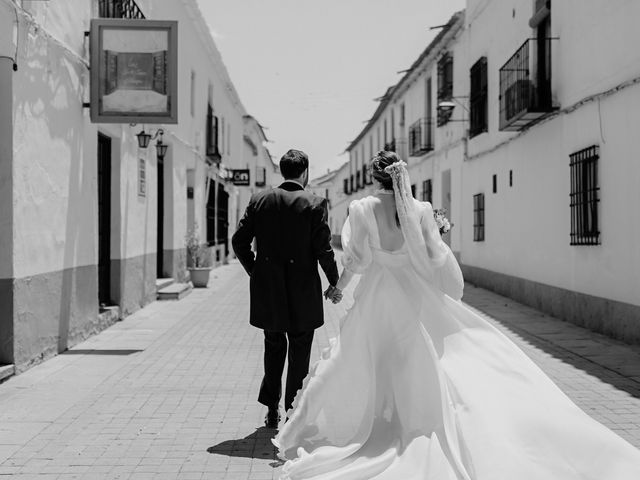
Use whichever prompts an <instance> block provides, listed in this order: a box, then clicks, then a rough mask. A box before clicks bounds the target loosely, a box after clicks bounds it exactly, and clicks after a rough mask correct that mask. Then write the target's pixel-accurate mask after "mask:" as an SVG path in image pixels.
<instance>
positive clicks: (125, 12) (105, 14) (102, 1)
mask: <svg viewBox="0 0 640 480" xmlns="http://www.w3.org/2000/svg"><path fill="white" fill-rule="evenodd" d="M98 7H99V9H100V10H99V15H100V17H102V18H129V19H143V18H145V17H144V14H143V13H142V10H140V7H138V4H137V3H136V2H135V1H134V0H98Z"/></svg>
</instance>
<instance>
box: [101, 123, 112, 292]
mask: <svg viewBox="0 0 640 480" xmlns="http://www.w3.org/2000/svg"><path fill="white" fill-rule="evenodd" d="M110 284H111V138H109V137H107V136H106V135H102V134H100V133H99V134H98V301H99V303H100V305H110V304H111V285H110Z"/></svg>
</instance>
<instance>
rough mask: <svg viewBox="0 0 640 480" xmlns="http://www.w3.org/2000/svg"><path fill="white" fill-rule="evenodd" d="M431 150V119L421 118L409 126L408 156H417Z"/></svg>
mask: <svg viewBox="0 0 640 480" xmlns="http://www.w3.org/2000/svg"><path fill="white" fill-rule="evenodd" d="M431 150H433V120H432V119H430V118H421V119H420V120H417V121H415V122H413V123H412V124H411V126H410V127H409V156H411V157H419V156H420V155H424V154H425V153H427V152H430V151H431Z"/></svg>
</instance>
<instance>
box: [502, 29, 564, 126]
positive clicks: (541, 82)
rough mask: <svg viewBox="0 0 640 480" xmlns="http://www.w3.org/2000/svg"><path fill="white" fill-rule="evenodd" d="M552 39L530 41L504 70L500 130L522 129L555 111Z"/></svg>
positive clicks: (519, 50)
mask: <svg viewBox="0 0 640 480" xmlns="http://www.w3.org/2000/svg"><path fill="white" fill-rule="evenodd" d="M551 40H552V39H550V38H544V39H529V40H527V41H526V42H524V43H523V44H522V46H521V47H520V48H519V49H518V50H517V51H516V53H515V54H513V56H512V57H511V58H510V59H509V60H508V61H507V63H505V64H504V66H503V67H502V68H501V69H500V130H503V131H518V130H522V129H524V128H525V127H527V126H528V125H530V124H531V123H532V122H535V121H536V120H539V119H540V118H542V117H543V116H545V115H547V114H548V113H549V112H551V111H553V110H554V107H553V103H552V98H551Z"/></svg>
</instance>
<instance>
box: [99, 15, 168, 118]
mask: <svg viewBox="0 0 640 480" xmlns="http://www.w3.org/2000/svg"><path fill="white" fill-rule="evenodd" d="M177 51H178V22H176V21H158V20H130V19H113V18H110V19H94V20H91V121H92V122H94V123H178V69H177V67H178V58H177Z"/></svg>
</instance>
